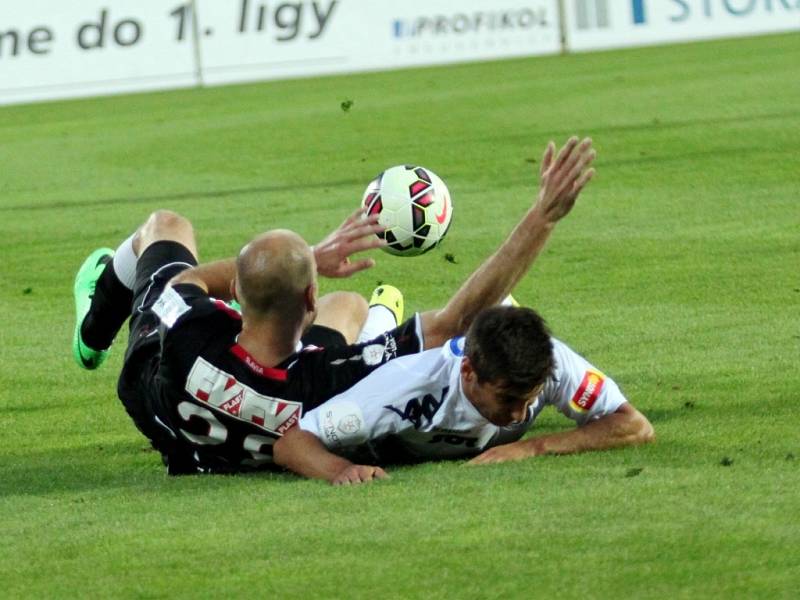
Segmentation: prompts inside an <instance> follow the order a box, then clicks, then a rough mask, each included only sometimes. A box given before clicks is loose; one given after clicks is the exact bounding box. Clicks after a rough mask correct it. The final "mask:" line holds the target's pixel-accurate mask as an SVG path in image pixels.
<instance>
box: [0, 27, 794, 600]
mask: <svg viewBox="0 0 800 600" xmlns="http://www.w3.org/2000/svg"><path fill="white" fill-rule="evenodd" d="M798 56H800V38H799V37H798V36H797V35H796V34H794V35H784V36H771V37H763V38H754V39H746V40H736V41H718V42H712V43H703V44H693V45H681V46H672V47H661V48H648V49H640V50H628V51H619V52H607V53H598V54H588V55H573V56H565V57H547V58H532V59H525V60H513V61H505V62H497V63H491V64H481V65H469V66H454V67H447V68H437V69H424V70H411V71H397V72H392V73H384V74H367V75H356V76H348V77H333V78H321V79H309V80H301V81H289V82H278V83H265V84H258V85H247V86H237V87H226V88H217V89H206V90H191V91H179V92H168V93H158V94H148V95H136V96H126V97H116V98H103V99H94V100H83V101H74V102H60V103H53V104H41V105H32V106H19V107H5V108H0V164H1V165H2V168H1V169H0V258H1V259H2V260H1V262H0V264H2V267H1V268H2V277H0V309H2V315H3V319H2V324H1V325H0V331H1V332H2V343H0V597H7V598H16V597H21V598H22V597H30V598H33V597H59V598H60V597H136V598H162V597H170V598H171V597H192V598H207V597H232V596H242V597H275V598H285V597H306V598H406V597H416V598H444V597H448V598H522V597H537V598H576V597H580V598H623V597H625V598H698V597H717V598H732V597H739V598H753V597H762V598H779V597H783V598H795V597H797V596H796V594H797V586H798V583H800V518H798V515H800V433H799V430H800V428H799V427H798V425H800V420H798V417H797V412H796V411H797V405H798V387H800V386H799V384H800V377H799V376H798V357H799V356H800V312H799V311H798V307H799V306H800V245H799V244H798V239H799V238H798V232H800V207H799V206H798V200H799V199H800V169H798V156H800V141H799V137H798V133H800V107H799V105H798V99H800V68H799V67H798V62H797V57H798ZM347 99H351V100H353V101H354V105H353V107H352V109H351V110H350V111H349V112H347V113H345V112H343V111H342V110H341V108H340V103H341V102H342V101H344V100H347ZM573 132H574V133H579V134H586V135H591V136H593V138H594V140H595V143H596V146H597V147H598V152H599V157H598V161H597V169H598V177H597V178H596V180H595V181H593V182H592V183H591V185H590V186H589V188H587V190H586V192H585V194H584V196H582V198H581V200H580V203H579V205H578V206H576V208H575V210H574V211H573V213H572V214H571V215H570V216H569V217H568V218H567V219H566V220H565V221H564V222H562V223H561V224H560V225H559V227H558V229H557V230H556V232H555V234H554V236H553V238H552V239H551V241H550V244H549V246H548V247H547V249H546V251H545V252H544V253H543V255H542V256H541V257H540V259H539V261H538V263H537V264H536V265H535V267H534V268H533V270H532V272H531V273H530V274H529V276H528V277H527V278H526V280H525V281H524V282H523V283H522V284H521V285H520V286H519V288H518V290H517V293H516V296H517V297H518V298H519V299H520V300H522V301H524V302H525V303H526V304H530V305H532V306H534V307H536V308H537V309H539V310H540V311H541V312H542V313H543V314H544V316H545V317H546V318H547V319H548V321H549V323H550V325H551V327H552V328H553V330H554V332H555V333H556V335H557V336H558V337H560V338H561V339H563V340H565V341H566V342H567V343H569V344H570V345H571V346H572V347H573V348H575V349H576V350H578V351H580V352H581V353H583V354H584V355H585V356H587V358H589V359H590V360H591V361H592V362H594V363H595V364H596V365H597V366H598V367H600V368H601V369H603V370H604V371H606V372H607V373H608V374H609V375H611V376H613V377H614V378H615V379H616V380H617V382H619V383H620V385H621V386H622V388H623V390H624V391H625V392H626V394H627V395H628V397H629V398H630V399H631V401H632V402H633V403H634V404H635V405H636V406H637V407H638V408H639V409H640V410H642V411H643V412H644V413H645V414H647V415H648V416H649V417H650V419H651V421H652V423H653V424H654V426H655V428H656V431H657V435H658V441H657V443H656V444H654V445H651V446H648V447H644V448H634V449H624V450H619V451H613V452H602V453H595V454H586V455H579V456H570V457H546V458H537V459H532V460H528V461H526V462H522V463H517V464H508V465H501V466H496V467H484V468H469V467H465V466H463V465H462V464H460V463H437V464H427V465H421V466H415V467H405V468H398V469H394V470H393V471H392V474H393V478H392V479H391V480H390V481H387V482H380V483H378V484H375V485H370V486H361V487H355V488H333V487H329V486H327V485H325V484H324V483H321V482H312V481H303V480H300V479H297V478H295V477H292V476H290V475H284V474H272V475H270V474H266V475H258V476H241V477H188V478H172V479H171V478H168V477H167V476H166V474H165V473H164V470H163V468H162V466H161V463H160V460H159V457H158V456H157V455H156V454H155V453H153V452H152V451H149V450H148V444H147V442H146V440H145V439H144V438H142V437H141V436H140V435H139V433H138V432H137V431H136V430H135V429H134V427H133V426H132V424H131V422H130V421H129V419H128V417H127V415H126V414H125V412H124V410H123V409H122V406H121V404H120V403H119V401H118V400H117V399H116V393H115V390H116V388H115V385H116V374H117V371H118V368H119V366H120V364H121V354H122V352H121V349H122V348H123V347H124V345H123V343H124V340H119V342H118V345H117V346H116V349H115V352H114V353H113V356H112V358H111V359H110V361H109V363H107V364H106V365H104V366H103V368H102V369H100V370H99V371H97V372H93V373H89V372H85V371H81V370H79V369H78V368H77V367H76V366H75V364H74V363H73V362H72V357H71V355H70V339H71V335H72V328H73V313H72V311H73V308H72V296H71V286H72V278H73V275H74V271H75V270H76V269H77V267H78V266H79V265H80V263H81V261H82V260H83V258H84V256H85V255H86V254H88V252H89V251H90V250H92V249H93V248H95V247H96V246H100V245H112V246H115V245H116V244H117V243H118V242H119V241H121V240H122V239H123V237H125V236H126V235H128V233H129V232H130V231H132V230H133V229H134V228H135V227H136V226H137V225H138V224H139V223H140V222H141V221H142V220H143V219H144V218H145V217H146V216H147V214H148V213H149V212H150V211H152V210H154V209H157V208H171V209H173V210H176V211H178V212H180V213H182V214H184V215H186V216H187V217H189V218H190V219H191V220H192V221H193V222H194V223H195V226H196V228H197V232H198V238H199V244H200V251H201V258H202V259H215V258H221V257H226V256H230V255H232V254H234V253H235V252H237V251H238V249H239V247H240V246H241V245H242V243H244V242H245V241H246V240H247V239H248V238H249V237H250V236H252V235H253V234H255V233H257V232H259V231H261V230H264V229H269V228H272V227H276V226H280V227H289V228H292V229H295V230H296V231H298V232H299V233H301V234H302V235H303V236H305V237H306V238H307V239H309V240H310V241H311V242H314V241H317V240H318V239H319V238H321V237H322V236H323V235H324V234H326V233H327V232H328V231H329V230H330V229H332V228H333V227H334V226H335V225H337V224H338V223H339V222H340V221H341V220H342V219H343V218H344V216H345V215H346V214H347V213H348V212H349V211H350V210H351V209H352V208H354V207H355V205H357V203H358V200H359V199H360V195H361V192H362V191H363V188H364V186H365V185H366V183H367V182H368V181H369V180H370V179H371V178H372V177H373V176H374V175H375V174H377V173H378V172H379V171H381V170H382V169H383V168H385V167H387V166H389V165H392V164H398V163H408V162H415V163H420V164H424V165H426V166H428V167H430V168H432V169H433V170H435V171H436V172H437V173H439V174H440V175H442V176H443V177H444V178H445V179H446V180H447V182H448V184H449V186H450V189H451V191H452V193H453V196H454V199H455V203H456V213H455V218H454V222H453V227H452V229H451V231H450V233H449V236H448V239H447V240H446V241H445V243H444V245H443V247H442V249H441V250H437V251H436V252H432V253H430V254H428V255H425V256H424V257H421V258H417V259H399V258H395V257H391V256H388V255H384V254H382V253H379V254H378V255H376V258H377V259H378V261H379V264H378V266H376V267H375V268H374V269H373V270H372V271H370V272H367V273H364V274H361V275H359V276H356V277H354V278H353V279H351V280H346V281H343V282H341V281H333V282H332V281H324V282H323V283H322V286H323V291H331V290H334V289H336V288H339V287H343V288H345V289H352V290H356V291H359V292H361V293H363V294H365V295H366V294H369V292H370V291H371V289H372V288H373V287H374V286H375V284H376V282H377V281H386V282H391V283H394V284H396V285H398V286H399V287H401V288H402V289H403V290H404V292H405V294H406V303H407V308H408V309H410V310H417V309H423V308H431V307H436V306H440V305H442V304H443V303H444V302H445V300H446V299H447V298H448V296H449V294H450V293H451V292H452V291H453V290H454V289H455V288H456V287H457V285H459V284H460V282H461V281H462V280H463V279H464V278H465V277H466V276H467V275H468V274H469V273H470V271H471V270H472V269H473V268H474V267H475V266H477V265H478V264H479V262H480V260H481V259H482V258H483V257H484V256H486V255H488V253H489V252H491V251H492V250H493V249H494V247H495V246H496V245H497V244H498V243H499V242H500V241H501V240H502V239H503V238H504V236H505V234H506V233H507V232H508V231H509V230H510V229H511V227H512V226H513V225H514V224H515V223H516V220H517V219H518V218H519V217H520V216H521V215H522V214H523V212H524V211H525V209H526V207H527V206H529V204H530V202H531V201H532V199H533V197H534V193H535V188H536V185H537V182H536V173H537V169H538V166H537V164H535V162H536V161H538V160H539V157H540V154H541V150H542V149H543V148H544V145H545V143H546V142H547V141H548V140H549V139H555V140H557V141H563V140H564V139H565V138H566V137H567V136H568V135H570V134H572V133H573ZM446 253H450V254H452V255H453V256H454V258H455V263H452V262H448V261H447V260H445V254H446ZM570 426H571V425H570V423H569V422H568V421H567V420H566V419H564V418H563V417H561V416H560V415H557V414H555V413H545V415H543V418H542V419H541V421H540V423H539V425H538V426H537V428H536V429H535V431H534V433H535V432H548V431H555V430H560V429H564V428H568V427H570ZM637 473H638V474H637Z"/></svg>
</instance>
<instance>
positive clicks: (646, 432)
mask: <svg viewBox="0 0 800 600" xmlns="http://www.w3.org/2000/svg"><path fill="white" fill-rule="evenodd" d="M633 438H634V441H633V443H634V444H637V445H638V444H651V443H653V442H655V441H656V430H655V429H654V428H653V425H652V423H650V421H649V420H648V419H647V417H645V416H644V415H643V414H642V413H640V412H638V411H637V413H636V418H635V431H634V435H633Z"/></svg>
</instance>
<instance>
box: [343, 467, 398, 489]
mask: <svg viewBox="0 0 800 600" xmlns="http://www.w3.org/2000/svg"><path fill="white" fill-rule="evenodd" d="M375 479H389V474H388V473H387V472H386V471H384V470H383V469H381V468H380V467H373V466H371V465H350V466H349V467H347V468H346V469H344V470H343V471H342V472H341V473H339V474H338V475H337V476H336V477H334V478H333V480H332V481H331V484H333V485H355V484H359V483H366V482H368V481H373V480H375Z"/></svg>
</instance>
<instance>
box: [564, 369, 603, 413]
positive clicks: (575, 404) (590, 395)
mask: <svg viewBox="0 0 800 600" xmlns="http://www.w3.org/2000/svg"><path fill="white" fill-rule="evenodd" d="M605 382H606V376H605V375H603V374H602V373H601V372H600V371H597V370H595V369H588V370H587V371H586V373H584V375H583V380H582V381H581V384H580V385H579V386H578V389H577V390H575V394H573V396H572V399H571V400H570V401H569V405H570V408H572V410H574V411H575V412H579V413H587V412H589V411H590V410H591V409H592V406H594V403H595V402H597V399H598V398H599V397H600V392H602V391H603V385H604V384H605Z"/></svg>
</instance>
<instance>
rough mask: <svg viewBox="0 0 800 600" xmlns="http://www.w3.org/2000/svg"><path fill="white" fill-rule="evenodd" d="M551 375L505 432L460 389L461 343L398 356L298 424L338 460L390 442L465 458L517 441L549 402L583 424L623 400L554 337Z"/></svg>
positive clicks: (408, 450) (410, 453) (421, 455)
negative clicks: (522, 415)
mask: <svg viewBox="0 0 800 600" xmlns="http://www.w3.org/2000/svg"><path fill="white" fill-rule="evenodd" d="M553 351H554V356H555V370H554V373H553V376H552V377H550V378H549V379H548V380H547V382H546V383H545V386H544V389H543V390H542V393H541V394H539V396H538V397H537V398H536V400H535V401H534V402H533V404H532V405H531V407H530V408H529V410H528V415H527V417H526V419H525V420H524V421H522V422H520V423H514V424H512V425H508V426H505V427H500V426H497V425H493V424H492V423H490V422H489V421H487V420H486V419H485V418H483V417H482V416H481V414H480V413H479V412H478V411H477V409H476V408H475V407H474V406H473V405H472V403H471V402H470V401H469V400H468V399H467V397H466V396H465V395H464V392H463V390H462V388H461V373H460V368H461V360H462V358H463V355H464V338H454V339H452V340H450V341H449V342H448V343H447V344H445V345H444V347H442V348H436V349H433V350H428V351H425V352H421V353H419V354H412V355H410V356H404V357H400V358H397V359H395V360H393V361H391V362H389V363H387V364H386V365H384V366H382V367H380V368H379V369H378V370H376V371H374V372H373V373H372V374H370V375H369V376H368V377H366V378H364V379H362V380H361V381H359V382H358V383H357V384H356V385H354V386H353V387H352V388H350V389H349V390H347V391H346V392H344V393H342V394H339V395H338V396H334V397H333V398H331V399H330V400H328V401H327V402H325V403H324V404H322V405H320V406H318V407H317V408H315V409H314V410H312V411H310V412H308V413H307V414H306V415H304V416H303V418H302V419H301V420H300V427H301V428H302V429H304V430H306V431H309V432H311V433H313V434H314V435H316V436H317V437H318V438H319V439H320V440H321V441H322V443H323V444H325V446H326V447H327V448H328V449H329V450H331V451H332V452H335V453H336V454H341V455H352V454H354V452H353V451H354V450H355V449H356V448H357V447H359V446H363V445H364V444H373V443H375V442H380V441H387V440H388V441H390V442H391V446H392V448H393V451H394V452H397V451H398V450H399V451H400V452H401V454H402V455H403V457H404V458H408V459H412V460H414V459H441V458H458V457H468V456H473V455H476V454H479V453H480V452H482V451H483V450H485V449H487V448H490V447H492V446H498V445H500V444H507V443H509V442H513V441H516V440H518V439H520V438H521V437H522V436H523V435H524V434H525V432H526V431H528V429H530V428H531V426H532V425H533V422H534V421H535V419H536V417H537V416H538V415H539V413H540V412H541V411H542V409H543V408H544V407H545V406H547V405H548V404H550V405H553V406H555V407H556V408H557V409H558V410H559V411H560V412H561V413H563V414H564V415H566V416H567V417H569V418H570V419H572V420H573V421H575V422H576V423H577V424H579V425H582V424H584V423H586V422H587V421H590V420H592V419H597V418H599V417H602V416H604V415H608V414H610V413H613V412H614V411H616V410H617V409H618V408H619V407H620V406H621V405H622V404H624V403H625V402H626V400H625V397H624V396H623V395H622V392H621V391H620V389H619V387H617V384H616V383H614V381H612V380H611V379H610V378H609V377H607V376H605V375H604V374H603V373H601V372H600V371H598V370H597V369H595V368H594V367H593V366H592V365H591V364H589V362H588V361H586V360H585V359H584V358H583V357H581V356H580V355H578V354H577V353H575V352H574V351H573V350H571V349H570V348H569V347H568V346H567V345H566V344H564V343H563V342H560V341H559V340H556V339H553Z"/></svg>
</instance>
